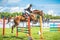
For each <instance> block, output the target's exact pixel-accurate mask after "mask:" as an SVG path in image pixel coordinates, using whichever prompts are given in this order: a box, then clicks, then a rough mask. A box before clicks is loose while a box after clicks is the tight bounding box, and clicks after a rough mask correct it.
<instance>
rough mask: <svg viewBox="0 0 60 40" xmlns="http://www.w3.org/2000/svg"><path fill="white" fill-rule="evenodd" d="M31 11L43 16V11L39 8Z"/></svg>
mask: <svg viewBox="0 0 60 40" xmlns="http://www.w3.org/2000/svg"><path fill="white" fill-rule="evenodd" d="M32 13H34V14H38V15H40V16H43V11H40V10H33V11H32Z"/></svg>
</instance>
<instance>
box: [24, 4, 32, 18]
mask: <svg viewBox="0 0 60 40" xmlns="http://www.w3.org/2000/svg"><path fill="white" fill-rule="evenodd" d="M30 13H32V4H29V5H28V6H27V7H26V8H25V9H24V13H23V15H24V16H25V17H26V18H27V17H28V16H29V15H30Z"/></svg>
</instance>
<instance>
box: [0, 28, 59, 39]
mask: <svg viewBox="0 0 60 40" xmlns="http://www.w3.org/2000/svg"><path fill="white" fill-rule="evenodd" d="M39 30H40V28H39V27H32V28H31V33H32V37H33V39H34V40H40V35H39V34H38V31H39ZM43 30H44V31H43V37H44V40H60V32H59V31H45V30H49V28H44V29H43ZM18 34H19V35H18V37H16V28H15V29H14V33H11V28H6V29H5V36H4V37H3V36H2V28H0V40H28V37H27V36H26V33H22V32H18Z"/></svg>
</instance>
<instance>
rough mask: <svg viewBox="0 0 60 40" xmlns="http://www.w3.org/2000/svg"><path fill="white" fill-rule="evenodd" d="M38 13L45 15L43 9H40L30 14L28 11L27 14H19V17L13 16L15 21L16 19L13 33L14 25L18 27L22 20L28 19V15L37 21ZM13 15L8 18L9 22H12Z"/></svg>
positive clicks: (31, 19)
mask: <svg viewBox="0 0 60 40" xmlns="http://www.w3.org/2000/svg"><path fill="white" fill-rule="evenodd" d="M36 15H40V16H42V17H43V12H42V11H39V10H33V11H32V13H31V14H30V15H28V14H27V13H26V14H25V15H19V16H17V17H14V18H13V21H14V25H13V26H12V31H11V32H12V33H13V29H14V27H18V25H19V23H20V22H22V21H26V22H27V21H28V20H27V19H28V17H30V21H34V22H37V21H38V19H37V18H36ZM11 18H12V17H10V18H8V23H9V22H10V20H11Z"/></svg>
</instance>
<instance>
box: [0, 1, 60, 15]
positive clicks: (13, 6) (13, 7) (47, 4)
mask: <svg viewBox="0 0 60 40" xmlns="http://www.w3.org/2000/svg"><path fill="white" fill-rule="evenodd" d="M28 4H32V9H37V10H43V12H44V13H48V14H52V15H55V16H56V15H59V14H60V0H0V12H6V11H7V12H20V11H23V9H24V8H26V7H27V5H28ZM59 16H60V15H59Z"/></svg>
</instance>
